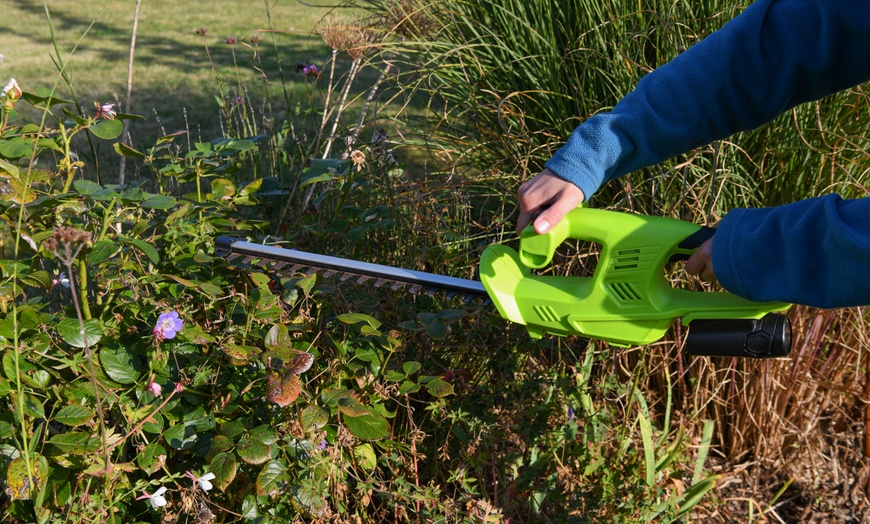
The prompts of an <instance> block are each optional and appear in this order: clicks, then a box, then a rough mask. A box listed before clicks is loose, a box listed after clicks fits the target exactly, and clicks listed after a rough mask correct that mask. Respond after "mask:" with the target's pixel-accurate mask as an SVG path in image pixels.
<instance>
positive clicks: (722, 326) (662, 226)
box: [217, 207, 791, 358]
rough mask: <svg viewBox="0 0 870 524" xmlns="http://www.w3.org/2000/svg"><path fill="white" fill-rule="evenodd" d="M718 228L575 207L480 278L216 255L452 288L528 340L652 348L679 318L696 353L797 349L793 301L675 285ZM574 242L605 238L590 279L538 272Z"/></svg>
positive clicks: (229, 251) (496, 250) (293, 255)
mask: <svg viewBox="0 0 870 524" xmlns="http://www.w3.org/2000/svg"><path fill="white" fill-rule="evenodd" d="M714 231H715V230H714V229H712V228H708V227H702V226H698V225H696V224H692V223H690V222H685V221H682V220H676V219H671V218H663V217H651V216H644V215H634V214H628V213H620V212H616V211H607V210H601V209H590V208H583V207H581V208H577V209H575V210H573V211H571V212H570V213H569V214H568V216H567V217H565V219H564V220H562V221H561V222H560V223H559V224H558V225H557V226H555V227H554V228H553V229H552V230H550V231H549V232H548V233H547V234H545V235H538V234H537V233H535V232H534V230H533V229H532V228H531V227H528V228H526V230H525V231H523V232H522V234H521V235H520V245H519V252H517V251H514V250H513V249H511V248H509V247H507V246H504V245H491V246H489V247H487V248H486V250H485V251H484V252H483V254H482V256H481V258H480V268H479V270H480V281H476V280H468V279H462V278H454V277H449V276H443V275H437V274H433V273H426V272H422V271H412V270H407V269H400V268H395V267H390V266H384V265H378V264H370V263H366V262H359V261H355V260H349V259H344V258H337V257H330V256H325V255H317V254H313V253H306V252H304V251H297V250H294V249H284V248H278V247H273V246H267V245H262V244H255V243H251V242H245V241H242V240H238V239H233V238H230V237H226V236H221V237H218V239H217V253H218V255H220V256H223V257H225V258H226V259H227V260H228V261H230V262H232V263H234V264H237V265H245V264H256V265H260V266H263V267H264V268H266V269H269V270H272V271H277V272H283V271H289V272H291V273H297V272H300V271H302V270H305V271H306V272H312V271H323V273H324V275H325V276H327V277H328V276H332V275H338V278H340V279H341V280H348V279H350V278H354V279H355V280H356V281H358V282H365V281H373V283H374V285H375V286H377V287H380V286H384V285H389V286H390V287H391V288H393V289H399V288H402V287H409V288H410V291H411V292H414V293H416V292H419V291H421V290H424V289H425V290H426V291H427V292H429V293H435V292H438V291H444V292H446V293H448V295H455V294H460V295H463V296H464V297H465V299H466V301H468V300H472V299H474V298H475V297H481V298H483V299H484V300H486V301H489V300H491V301H492V302H493V303H494V304H495V306H496V308H498V312H499V313H500V314H501V316H502V317H503V318H505V319H507V320H510V321H511V322H516V323H518V324H522V325H524V326H526V329H527V330H528V332H529V335H530V336H531V337H533V338H541V337H542V336H544V335H545V334H551V335H560V336H566V335H578V336H581V337H585V338H590V339H597V340H604V341H607V342H610V343H611V344H615V345H619V346H633V345H645V344H651V343H653V342H656V341H658V340H660V339H661V338H662V337H664V335H665V333H666V332H667V330H668V329H669V328H670V327H671V326H672V325H673V323H674V322H675V321H676V319H678V318H680V319H682V322H683V324H688V325H689V335H688V337H687V339H686V346H685V349H686V351H687V352H688V353H689V354H694V355H710V356H738V357H755V358H770V357H782V356H786V355H788V353H789V350H790V346H791V328H790V325H789V322H788V317H786V316H785V315H784V314H781V313H777V312H782V311H785V310H786V309H788V307H789V304H785V303H779V302H765V303H759V302H752V301H749V300H746V299H744V298H741V297H738V296H737V295H734V294H732V293H728V292H725V291H720V292H709V291H691V290H687V289H677V288H674V287H672V286H671V285H670V283H669V282H668V281H667V279H666V278H665V275H664V269H665V266H666V264H668V263H671V262H674V261H677V260H685V259H686V258H688V257H689V255H691V254H692V253H693V252H694V250H695V249H697V248H698V247H699V246H700V245H701V244H702V243H703V242H704V241H705V240H707V239H708V238H710V237H711V236H712V235H713V233H714ZM568 238H572V239H577V240H585V241H591V242H597V243H599V244H601V246H602V250H601V253H600V255H599V259H598V263H597V265H596V268H595V271H594V272H593V274H592V275H591V276H588V277H579V276H552V275H536V274H534V273H533V271H534V270H537V269H541V268H544V267H546V266H547V265H548V264H550V262H551V261H552V258H553V255H554V253H555V250H556V248H558V247H559V246H560V245H561V244H562V243H563V242H564V241H565V240H567V239H568Z"/></svg>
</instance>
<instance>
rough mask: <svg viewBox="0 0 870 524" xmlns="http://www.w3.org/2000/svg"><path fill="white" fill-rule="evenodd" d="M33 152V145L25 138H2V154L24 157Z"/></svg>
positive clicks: (11, 156) (0, 145)
mask: <svg viewBox="0 0 870 524" xmlns="http://www.w3.org/2000/svg"><path fill="white" fill-rule="evenodd" d="M31 154H33V145H32V144H28V143H27V142H25V141H24V139H23V138H17V137H16V138H12V139H8V138H7V139H2V140H0V155H2V156H4V157H6V158H22V157H25V156H30V155H31Z"/></svg>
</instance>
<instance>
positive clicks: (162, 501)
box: [136, 486, 166, 509]
mask: <svg viewBox="0 0 870 524" xmlns="http://www.w3.org/2000/svg"><path fill="white" fill-rule="evenodd" d="M165 492H166V487H165V486H160V487H159V488H157V491H155V492H154V493H153V494H152V495H149V494H148V492H147V491H144V492H143V493H144V494H143V495H142V496H141V497H136V500H144V499H148V504H151V507H152V508H154V509H159V508H162V507H163V506H165V505H166V497H164V496H163V494H164V493H165Z"/></svg>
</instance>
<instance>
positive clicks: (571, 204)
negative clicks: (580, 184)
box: [534, 189, 583, 235]
mask: <svg viewBox="0 0 870 524" xmlns="http://www.w3.org/2000/svg"><path fill="white" fill-rule="evenodd" d="M578 193H579V195H578ZM581 202H583V192H582V191H580V190H579V189H578V190H577V191H576V192H572V193H561V194H560V195H559V196H558V197H557V198H556V199H555V200H553V202H552V203H551V204H550V206H549V207H548V208H547V209H545V210H543V211H541V213H540V214H539V215H538V217H537V218H535V224H534V225H535V232H536V233H538V234H539V235H543V234H545V233H547V232H548V231H550V229H552V228H553V226H555V225H556V224H558V223H559V222H560V221H561V220H562V219H563V218H565V215H567V214H568V213H569V212H570V211H571V210H573V209H574V208H576V207H577V206H579V205H580V203H581Z"/></svg>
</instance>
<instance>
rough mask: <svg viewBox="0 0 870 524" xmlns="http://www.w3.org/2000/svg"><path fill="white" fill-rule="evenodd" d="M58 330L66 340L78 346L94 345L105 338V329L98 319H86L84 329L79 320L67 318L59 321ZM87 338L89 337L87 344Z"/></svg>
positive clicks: (71, 344)
mask: <svg viewBox="0 0 870 524" xmlns="http://www.w3.org/2000/svg"><path fill="white" fill-rule="evenodd" d="M57 332H58V334H59V335H60V337H61V338H62V339H63V340H64V342H66V343H67V344H69V345H70V346H73V347H77V348H85V347H87V346H93V345H94V344H96V343H97V342H99V341H100V339H101V338H103V329H102V328H101V327H100V322H99V321H98V320H96V319H92V320H85V322H84V329H82V326H81V325H80V324H79V321H78V320H76V319H74V318H65V319H63V320H61V321H60V322H58V324H57ZM85 338H87V345H86V344H85Z"/></svg>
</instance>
